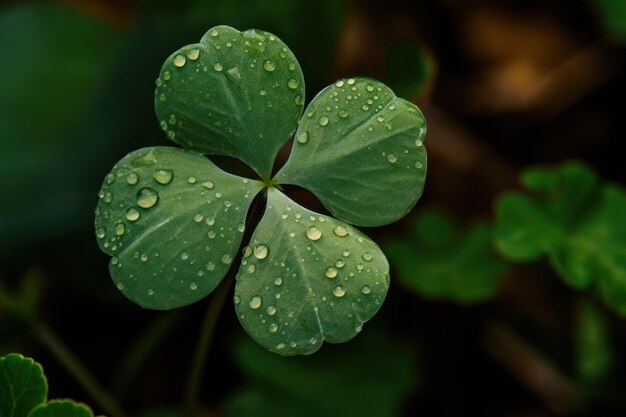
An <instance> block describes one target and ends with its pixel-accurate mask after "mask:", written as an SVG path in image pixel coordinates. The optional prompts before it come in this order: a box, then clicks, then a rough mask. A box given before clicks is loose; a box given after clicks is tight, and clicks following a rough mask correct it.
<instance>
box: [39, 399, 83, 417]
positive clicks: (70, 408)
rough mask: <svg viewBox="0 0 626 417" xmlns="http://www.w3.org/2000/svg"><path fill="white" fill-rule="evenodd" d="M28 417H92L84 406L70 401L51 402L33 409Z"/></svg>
mask: <svg viewBox="0 0 626 417" xmlns="http://www.w3.org/2000/svg"><path fill="white" fill-rule="evenodd" d="M28 417H93V412H92V411H91V409H90V408H89V407H87V406H86V405H85V404H82V403H77V402H75V401H72V400H53V401H49V402H47V403H46V404H41V405H39V406H38V407H37V408H35V409H34V410H33V411H32V412H31V413H30V414H29V415H28Z"/></svg>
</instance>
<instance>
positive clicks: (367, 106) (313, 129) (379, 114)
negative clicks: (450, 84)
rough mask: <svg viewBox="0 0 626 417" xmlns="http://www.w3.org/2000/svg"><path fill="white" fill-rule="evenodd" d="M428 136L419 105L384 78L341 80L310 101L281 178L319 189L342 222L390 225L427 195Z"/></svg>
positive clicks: (319, 196)
mask: <svg viewBox="0 0 626 417" xmlns="http://www.w3.org/2000/svg"><path fill="white" fill-rule="evenodd" d="M425 135H426V120H425V119H424V116H423V115H422V113H421V112H420V111H419V109H418V108H417V107H416V106H415V105H414V104H412V103H410V102H408V101H406V100H403V99H401V98H398V97H396V96H395V94H394V93H393V91H391V90H390V89H389V88H388V87H386V86H385V85H384V84H382V83H380V82H378V81H375V80H371V79H366V78H356V79H354V78H351V79H345V80H339V81H337V82H336V83H335V84H333V85H331V86H329V87H327V88H325V89H324V90H322V91H321V92H320V93H319V94H318V95H317V96H316V97H315V98H314V99H313V101H312V102H311V103H310V104H309V106H308V107H307V109H306V111H305V114H304V116H303V117H302V120H301V121H300V125H299V127H298V131H297V132H296V136H295V138H296V140H295V141H294V148H293V150H292V153H291V156H290V158H289V160H288V161H287V163H286V164H285V166H284V167H283V168H282V169H281V170H280V172H279V173H278V174H277V175H276V178H277V180H278V181H279V182H280V183H285V184H295V185H300V186H302V187H304V188H307V189H308V190H310V191H312V192H313V193H314V194H315V195H316V196H317V197H318V198H319V199H320V200H321V201H322V203H323V204H324V206H326V208H327V209H328V210H329V211H330V212H331V213H333V214H334V215H335V216H337V217H338V218H339V219H341V220H343V221H346V222H348V223H352V224H356V225H361V226H381V225H384V224H388V223H391V222H394V221H396V220H398V219H400V218H401V217H403V216H404V215H406V214H407V213H408V212H409V211H410V210H411V208H413V206H414V205H415V203H416V202H417V200H418V199H419V197H420V195H421V194H422V190H423V187H424V180H425V178H426V150H425V148H424V145H423V140H424V137H425ZM391 185H392V186H391Z"/></svg>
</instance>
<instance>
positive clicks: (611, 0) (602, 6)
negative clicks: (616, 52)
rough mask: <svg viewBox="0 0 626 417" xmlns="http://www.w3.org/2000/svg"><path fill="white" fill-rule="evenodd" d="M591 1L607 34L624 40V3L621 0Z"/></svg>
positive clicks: (625, 32) (625, 30) (625, 33)
mask: <svg viewBox="0 0 626 417" xmlns="http://www.w3.org/2000/svg"><path fill="white" fill-rule="evenodd" d="M593 3H595V6H596V9H597V10H598V14H599V15H600V18H601V19H602V21H603V23H604V27H605V29H606V30H607V32H608V33H609V35H611V36H612V37H613V38H615V39H616V40H618V41H620V42H626V3H624V1H623V0H594V1H593Z"/></svg>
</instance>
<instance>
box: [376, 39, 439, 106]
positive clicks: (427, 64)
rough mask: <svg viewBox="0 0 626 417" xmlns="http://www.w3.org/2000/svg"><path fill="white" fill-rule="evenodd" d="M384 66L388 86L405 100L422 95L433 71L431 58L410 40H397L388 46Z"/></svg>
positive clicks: (430, 80)
mask: <svg viewBox="0 0 626 417" xmlns="http://www.w3.org/2000/svg"><path fill="white" fill-rule="evenodd" d="M385 68H386V72H387V83H388V84H389V87H391V89H392V90H393V91H394V92H395V93H396V95H397V96H398V97H402V98H405V99H407V100H409V99H412V98H416V97H420V96H422V95H423V93H424V92H425V91H426V89H427V88H428V86H429V83H430V82H432V78H433V76H434V72H435V68H434V63H433V60H432V59H431V58H430V56H429V55H428V54H427V53H426V52H425V51H424V49H423V47H421V46H420V45H419V44H418V43H417V42H414V41H411V40H404V41H400V42H397V43H395V44H394V45H392V46H391V47H390V48H389V50H388V51H387V55H386V57H385Z"/></svg>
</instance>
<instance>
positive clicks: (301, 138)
mask: <svg viewBox="0 0 626 417" xmlns="http://www.w3.org/2000/svg"><path fill="white" fill-rule="evenodd" d="M308 141H309V134H308V133H307V132H300V133H298V142H300V143H302V144H304V143H307V142H308Z"/></svg>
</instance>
